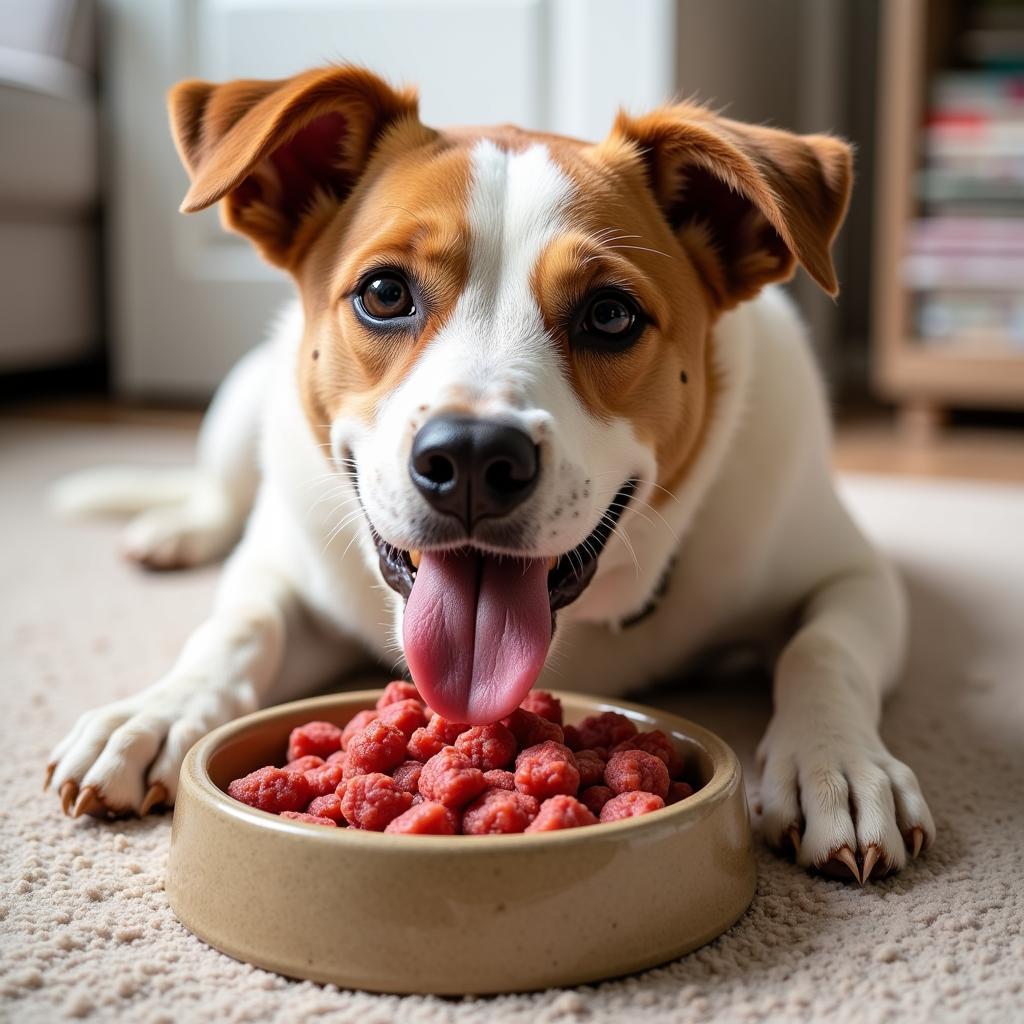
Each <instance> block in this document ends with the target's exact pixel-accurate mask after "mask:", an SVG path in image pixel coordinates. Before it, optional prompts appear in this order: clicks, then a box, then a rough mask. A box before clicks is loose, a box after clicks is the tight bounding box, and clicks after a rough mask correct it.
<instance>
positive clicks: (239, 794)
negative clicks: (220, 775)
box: [228, 766, 315, 814]
mask: <svg viewBox="0 0 1024 1024" xmlns="http://www.w3.org/2000/svg"><path fill="white" fill-rule="evenodd" d="M228 795H229V796H233V797H234V798H235V799H236V800H240V801H241V802H242V803H243V804H248V805H249V806H250V807H258V808H259V809H260V810H261V811H270V812H271V813H273V814H280V813H281V811H301V810H303V809H304V808H305V806H306V804H308V803H309V801H310V800H311V799H312V798H313V797H314V795H315V794H314V793H312V792H310V789H309V782H308V781H307V779H306V776H305V775H303V774H302V773H301V772H286V771H285V770H284V769H283V768H274V767H273V766H268V767H266V768H260V769H258V770H257V771H254V772H252V773H250V774H249V775H246V776H245V778H244V779H235V781H234V782H232V783H230V784H229V785H228Z"/></svg>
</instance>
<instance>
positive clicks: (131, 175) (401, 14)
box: [105, 0, 675, 397]
mask: <svg viewBox="0 0 1024 1024" xmlns="http://www.w3.org/2000/svg"><path fill="white" fill-rule="evenodd" d="M674 16H675V4H674V2H673V0H145V2H142V3H140V2H139V0H108V2H107V28H108V32H109V34H108V38H107V47H108V49H107V64H106V71H107V80H106V83H105V94H106V104H107V143H108V150H107V155H108V162H107V171H108V191H107V196H108V207H107V208H108V212H109V215H110V231H109V234H108V238H109V261H108V295H109V308H110V313H111V321H112V322H111V329H112V333H113V338H112V341H113V346H112V347H113V366H114V378H115V386H116V388H117V390H118V391H119V392H120V393H121V394H128V395H131V394H134V395H166V396H187V395H192V396H199V397H201V396H205V395H207V394H209V392H210V391H211V390H212V388H213V387H215V386H216V383H217V381H218V380H219V379H220V378H221V377H222V376H223V375H224V373H225V371H226V370H227V369H228V367H229V366H230V365H231V364H232V363H233V362H234V361H235V360H236V359H237V358H238V357H239V356H240V355H241V354H242V353H243V352H244V351H245V350H246V349H248V348H249V347H251V346H252V345H253V344H255V343H256V342H257V341H258V340H259V339H261V338H262V337H263V336H264V334H265V331H266V326H267V322H268V320H269V319H270V317H271V316H272V315H273V312H274V309H275V307H277V306H278V305H279V304H280V303H281V301H282V300H283V299H285V298H286V297H287V296H288V295H289V294H290V293H291V289H290V284H289V283H288V281H287V279H286V278H285V277H284V276H283V275H282V274H281V273H280V272H279V271H276V270H274V269H273V268H271V267H269V266H267V265H265V264H263V263H261V261H260V260H259V258H258V257H257V256H256V255H255V254H254V252H253V251H252V250H251V249H250V248H249V246H248V243H246V242H245V241H244V240H242V239H240V238H238V237H235V236H232V235H228V234H226V233H224V232H223V231H222V230H221V229H220V226H219V222H218V218H217V214H216V212H215V211H206V212H205V213H202V214H195V215H192V216H190V217H184V216H182V215H181V214H179V213H178V212H177V208H178V204H179V202H180V201H181V198H182V196H183V195H184V193H185V190H186V188H187V179H186V176H185V172H184V171H183V170H182V168H181V167H180V165H179V163H178V159H177V156H176V154H175V152H174V147H173V145H172V143H171V139H170V135H169V132H168V128H167V117H166V113H165V108H164V95H165V93H166V91H167V89H168V88H169V86H170V85H171V84H173V83H174V82H175V81H177V80H178V79H180V78H188V77H200V78H208V79H212V80H221V79H226V78H235V77H261V78H276V77H281V76H284V75H288V74H292V73H294V72H296V71H300V70H302V69H304V68H307V67H312V66H314V65H317V64H322V63H325V62H330V61H352V62H356V63H363V64H366V65H367V66H368V67H370V68H372V69H373V70H375V71H378V72H380V73H381V74H383V75H385V76H387V77H389V78H390V79H392V80H393V81H396V82H399V83H400V82H409V83H414V84H416V85H418V86H419V87H420V95H421V97H422V103H421V109H422V117H423V119H424V121H426V122H427V123H428V124H429V123H433V124H438V125H444V124H458V123H468V124H474V123H476V124H487V123H496V122H503V121H504V122H513V123H517V124H521V125H523V126H526V127H530V128H536V129H546V130H550V131H557V132H562V133H565V134H570V135H576V136H580V137H584V138H596V137H600V136H601V135H603V134H604V133H605V132H606V131H607V129H608V126H609V125H610V123H611V119H612V117H613V115H614V111H615V109H616V108H617V107H618V106H619V105H624V106H627V107H630V108H632V109H636V110H642V109H644V108H646V107H649V106H654V105H656V104H658V103H660V102H664V101H666V100H668V99H669V98H670V97H671V93H672V91H673V88H674V83H675V23H674Z"/></svg>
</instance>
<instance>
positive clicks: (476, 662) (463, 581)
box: [402, 551, 551, 725]
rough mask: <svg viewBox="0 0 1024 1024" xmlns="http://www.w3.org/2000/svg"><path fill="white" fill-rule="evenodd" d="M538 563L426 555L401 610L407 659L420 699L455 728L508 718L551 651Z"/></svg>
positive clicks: (543, 569)
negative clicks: (461, 723)
mask: <svg viewBox="0 0 1024 1024" xmlns="http://www.w3.org/2000/svg"><path fill="white" fill-rule="evenodd" d="M547 577H548V568H547V562H546V560H545V559H543V558H533V559H529V560H523V559H519V560H516V559H511V558H500V559H499V558H497V557H495V556H493V555H482V554H480V553H479V552H475V551H456V552H436V553H431V552H428V551H424V552H423V554H422V556H421V558H420V564H419V568H418V569H417V570H416V580H415V582H414V583H413V587H412V593H411V594H410V595H409V601H408V604H406V606H405V619H404V622H403V627H402V633H403V641H404V644H405V659H406V661H407V662H408V664H409V671H410V672H412V678H413V682H414V683H415V684H416V686H417V688H418V689H419V691H420V694H421V695H422V696H423V699H424V700H425V701H426V702H427V703H428V704H429V705H430V706H431V707H432V708H433V709H434V710H435V711H436V712H437V713H438V714H440V715H441V716H442V717H444V718H447V719H449V720H451V721H454V722H469V723H470V724H471V725H473V724H481V725H482V724H487V723H489V722H495V721H497V720H498V719H499V718H503V717H504V716H505V715H508V714H511V713H512V711H514V710H515V708H517V707H518V706H519V704H520V703H521V702H522V700H523V698H524V697H525V696H526V693H527V691H528V690H529V689H530V687H531V686H533V683H534V681H535V680H536V678H537V676H539V675H540V670H541V669H542V668H543V666H544V659H545V658H546V657H547V654H548V646H549V645H550V644H551V608H550V604H549V602H548V584H547Z"/></svg>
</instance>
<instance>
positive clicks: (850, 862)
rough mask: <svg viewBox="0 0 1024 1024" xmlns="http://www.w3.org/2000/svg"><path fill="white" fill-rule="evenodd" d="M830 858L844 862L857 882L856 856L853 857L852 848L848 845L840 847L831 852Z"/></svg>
mask: <svg viewBox="0 0 1024 1024" xmlns="http://www.w3.org/2000/svg"><path fill="white" fill-rule="evenodd" d="M832 859H833V860H838V861H841V862H842V863H843V864H845V865H846V866H847V867H848V868H849V869H850V874H851V875H853V877H854V878H855V879H857V881H858V882H859V881H860V871H859V870H858V869H857V858H856V857H854V855H853V850H851V849H850V848H849V847H848V846H844V847H842V848H841V849H839V850H836V852H835V853H833V854H832Z"/></svg>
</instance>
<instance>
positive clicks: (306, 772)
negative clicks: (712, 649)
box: [228, 682, 694, 835]
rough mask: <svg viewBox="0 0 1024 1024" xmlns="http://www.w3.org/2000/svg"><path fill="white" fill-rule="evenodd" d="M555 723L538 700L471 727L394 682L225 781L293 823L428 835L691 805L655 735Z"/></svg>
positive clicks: (613, 720) (607, 717)
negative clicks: (281, 762) (277, 759)
mask: <svg viewBox="0 0 1024 1024" xmlns="http://www.w3.org/2000/svg"><path fill="white" fill-rule="evenodd" d="M428 713H429V715H430V717H429V720H428V719H427V714H428ZM561 716H562V709H561V705H560V703H559V701H558V700H557V699H556V698H555V697H554V696H553V695H552V694H549V693H547V692H546V691H543V690H539V691H536V692H533V693H530V694H528V695H527V698H526V700H524V701H523V704H522V706H521V707H519V708H517V709H516V710H515V711H513V712H512V714H511V715H509V716H508V717H507V718H505V719H503V720H502V721H501V722H494V723H491V724H489V725H480V726H473V727H470V726H469V725H466V724H464V723H460V722H450V721H448V720H447V719H445V718H443V717H441V716H440V715H438V714H435V713H434V712H431V711H430V710H429V708H427V707H426V706H425V705H424V704H423V702H422V701H421V700H420V699H419V695H418V694H417V692H416V690H415V687H413V686H412V684H411V683H403V682H394V683H391V684H389V685H388V687H387V690H386V691H385V693H384V694H383V695H382V697H381V698H380V700H379V701H378V702H377V709H375V710H366V711H360V712H359V713H358V714H356V715H355V716H353V718H352V720H351V721H350V722H349V723H348V724H347V725H346V726H345V728H344V729H339V728H338V727H337V726H336V725H333V724H331V723H330V722H307V723H306V724H305V725H301V726H299V727H297V728H296V729H293V730H292V732H291V734H290V736H289V740H288V761H287V763H286V764H285V766H284V767H283V768H275V767H273V766H268V767H266V768H260V769H259V770H258V771H255V772H252V773H251V774H249V775H246V776H245V777H244V778H241V779H235V780H234V781H233V782H231V783H230V785H229V786H228V793H229V795H231V796H232V797H234V798H235V799H236V800H240V801H241V802H242V803H246V804H249V805H250V806H252V807H257V808H259V809H261V810H265V811H270V812H271V813H277V814H281V815H283V816H285V817H287V818H289V819H292V820H295V821H309V822H312V823H315V824H325V825H329V826H330V825H336V826H341V827H345V826H346V824H348V825H351V826H352V827H354V828H361V829H366V830H369V831H378V832H379V831H384V830H387V831H389V832H392V833H410V834H416V833H419V834H434V835H457V834H459V833H460V832H464V833H465V834H467V835H483V834H501V833H507V832H523V831H526V832H543V831H550V830H554V829H561V828H573V827H576V826H579V825H589V824H594V823H595V821H597V820H598V819H597V818H595V817H594V816H595V815H599V817H600V820H601V821H617V820H619V819H621V818H628V817H633V816H635V815H638V814H646V813H648V812H650V811H653V810H657V809H658V808H660V807H664V806H666V805H667V804H674V803H678V802H679V801H680V800H685V799H686V798H687V797H689V796H691V795H692V794H693V792H694V789H693V786H691V785H690V783H688V782H683V781H671V779H672V778H673V777H675V778H676V779H678V775H679V774H680V773H681V772H682V770H683V767H684V766H683V759H682V757H681V756H680V754H679V752H678V751H677V750H676V748H675V745H674V744H673V742H672V740H671V738H670V737H669V736H668V735H667V734H666V733H664V732H662V731H661V730H659V729H652V730H650V731H647V732H637V730H636V727H635V726H634V725H633V723H632V722H631V721H630V720H629V719H628V718H627V717H626V716H624V715H620V714H617V713H615V712H603V713H602V714H599V715H591V716H590V717H588V718H586V719H584V720H583V722H581V723H580V724H579V726H571V725H569V726H565V728H564V729H563V728H562V726H561V725H560V724H559V723H560V720H561ZM563 741H564V742H563ZM517 747H518V754H517ZM513 764H514V771H510V770H509V768H511V767H512V766H513ZM392 823H393V824H392Z"/></svg>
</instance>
